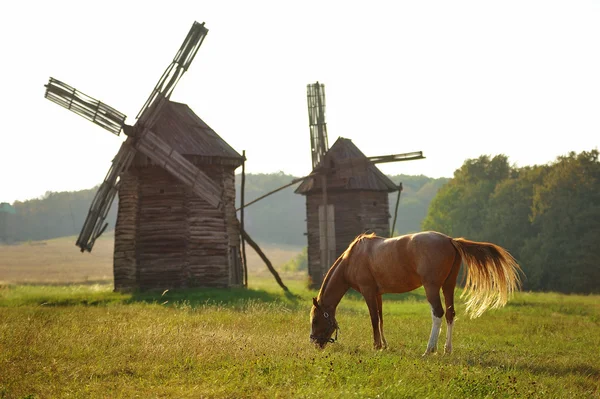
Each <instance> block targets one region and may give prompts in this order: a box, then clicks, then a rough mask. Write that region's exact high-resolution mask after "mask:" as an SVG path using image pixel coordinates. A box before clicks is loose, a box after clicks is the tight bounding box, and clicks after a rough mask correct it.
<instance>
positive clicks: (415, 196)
mask: <svg viewBox="0 0 600 399" xmlns="http://www.w3.org/2000/svg"><path fill="white" fill-rule="evenodd" d="M389 177H390V178H391V179H392V180H393V181H394V182H395V183H400V182H402V183H403V187H404V190H403V191H402V194H401V199H400V206H399V209H398V221H397V222H396V229H395V231H396V233H398V234H403V233H408V232H414V231H418V230H419V229H420V226H421V222H422V220H423V218H424V217H425V215H426V213H427V208H428V206H429V203H430V202H431V200H432V199H433V197H434V196H435V194H436V192H437V190H438V189H439V188H440V187H442V186H443V185H444V184H445V183H446V182H447V181H448V179H447V178H442V179H432V178H429V177H426V176H408V175H396V176H389ZM295 178H296V177H295V176H292V175H288V174H285V173H282V172H279V173H268V174H247V175H246V182H245V183H246V184H245V202H246V203H248V202H250V201H252V200H254V199H256V198H258V197H260V196H262V195H264V194H265V193H268V192H270V191H272V190H275V189H277V188H279V187H281V186H283V185H286V184H288V183H290V182H292V180H294V179H295ZM296 187H297V186H291V187H288V188H285V189H283V190H281V191H279V192H277V193H275V194H273V195H271V196H268V197H266V198H264V199H263V200H260V201H259V202H256V203H255V204H253V205H250V206H248V207H247V208H246V210H245V212H244V213H245V214H244V219H245V229H246V231H248V233H249V234H250V235H251V236H252V237H253V239H255V240H257V241H258V242H261V243H271V244H286V245H296V246H305V245H306V236H305V235H304V232H305V231H306V222H305V218H306V215H305V212H306V208H305V207H306V205H305V199H304V197H303V196H302V195H299V194H295V193H294V189H295V188H296ZM97 189H98V187H94V188H91V189H87V190H81V191H73V192H47V193H45V194H44V195H43V196H41V197H40V198H36V199H32V200H27V201H16V202H14V203H13V204H12V206H13V207H14V209H15V211H16V215H15V221H14V223H11V226H13V227H12V231H11V232H10V236H9V237H8V238H9V239H10V240H11V241H29V240H47V239H51V238H56V237H64V236H73V235H78V234H79V231H80V229H81V227H82V226H83V223H84V221H85V218H86V216H87V212H88V209H89V206H90V203H91V202H92V199H93V198H94V195H95V193H96V191H97ZM240 189H241V176H240V175H239V174H238V175H236V193H237V199H236V206H237V207H239V205H240V204H241V198H240V197H241V190H240ZM396 198H397V193H392V194H390V199H389V202H390V214H391V215H393V214H394V209H393V207H395V204H396ZM117 209H118V198H115V201H114V203H113V204H112V207H111V208H110V211H109V213H108V216H107V218H106V222H107V223H108V228H107V230H106V231H111V230H113V229H114V226H115V222H116V216H117ZM390 222H391V221H390ZM2 238H3V237H0V241H2Z"/></svg>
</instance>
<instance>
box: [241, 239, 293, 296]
mask: <svg viewBox="0 0 600 399" xmlns="http://www.w3.org/2000/svg"><path fill="white" fill-rule="evenodd" d="M242 237H244V239H245V240H246V241H248V245H250V246H251V247H252V248H254V250H255V251H256V253H257V254H258V256H260V258H261V259H262V260H263V262H265V264H266V265H267V268H268V269H269V271H270V272H271V274H273V277H275V281H277V284H279V286H280V287H281V288H283V290H284V291H287V292H289V291H290V290H289V289H288V287H286V286H285V284H283V281H281V277H279V273H277V270H275V268H274V267H273V264H272V263H271V261H270V260H269V259H268V258H267V256H266V255H265V254H264V252H263V251H262V250H261V249H260V247H259V246H258V244H257V243H255V242H254V240H253V239H252V238H250V236H249V235H248V233H246V231H245V230H242Z"/></svg>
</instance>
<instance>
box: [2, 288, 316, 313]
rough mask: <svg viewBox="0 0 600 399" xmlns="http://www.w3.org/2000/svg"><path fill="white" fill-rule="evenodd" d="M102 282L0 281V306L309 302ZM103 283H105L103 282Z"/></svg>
mask: <svg viewBox="0 0 600 399" xmlns="http://www.w3.org/2000/svg"><path fill="white" fill-rule="evenodd" d="M96 285H99V284H92V283H90V284H78V283H73V284H64V283H63V284H60V285H58V284H56V285H54V284H18V285H13V284H6V285H4V284H3V285H0V307H7V306H8V307H14V306H32V305H33V306H44V307H70V306H106V305H119V304H125V305H126V304H135V303H148V304H154V303H157V304H161V305H166V306H173V305H175V306H176V305H178V304H182V303H185V305H186V306H191V307H198V306H224V307H231V308H242V307H245V306H246V305H248V304H249V303H265V304H269V303H270V304H275V303H277V304H281V305H285V306H286V307H291V308H296V307H303V306H308V305H307V303H309V302H308V301H307V300H306V299H302V298H301V297H300V296H298V295H295V294H293V293H290V292H283V291H281V292H272V291H267V290H262V289H250V288H189V289H170V290H165V291H156V290H153V291H134V292H128V293H125V292H115V291H113V290H112V289H111V290H107V289H96V288H95V287H94V286H96ZM100 285H102V284H100Z"/></svg>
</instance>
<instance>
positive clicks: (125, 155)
mask: <svg viewBox="0 0 600 399" xmlns="http://www.w3.org/2000/svg"><path fill="white" fill-rule="evenodd" d="M131 140H132V139H131V138H128V139H127V140H125V142H123V144H121V148H120V149H119V152H118V153H117V155H116V156H115V158H114V159H113V161H112V165H111V167H110V169H109V170H108V173H107V174H106V177H105V178H104V181H103V182H102V184H101V185H100V188H99V189H98V191H97V192H96V195H95V196H94V199H93V200H92V204H91V205H90V210H89V211H88V215H87V217H86V219H85V222H84V224H83V227H82V228H81V232H80V233H79V237H78V238H77V242H76V245H77V246H78V247H79V248H81V252H83V251H88V252H91V250H92V247H93V246H94V242H95V241H96V239H97V238H98V237H99V236H100V235H101V234H102V233H103V232H104V230H105V229H106V226H107V223H105V222H104V221H105V220H106V215H108V211H109V210H110V206H111V205H112V202H113V201H114V199H115V195H116V194H117V189H118V187H119V183H118V179H119V176H120V175H121V173H123V172H124V171H125V170H127V168H129V165H131V162H132V161H133V157H134V156H135V150H134V149H133V147H132V145H131Z"/></svg>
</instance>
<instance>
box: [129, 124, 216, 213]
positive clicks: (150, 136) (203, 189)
mask: <svg viewBox="0 0 600 399" xmlns="http://www.w3.org/2000/svg"><path fill="white" fill-rule="evenodd" d="M134 146H135V148H136V150H138V151H140V152H141V153H143V154H144V155H146V156H147V157H148V158H150V159H151V160H152V161H153V162H154V163H156V164H157V165H159V166H161V167H162V168H164V169H165V170H166V171H167V172H169V173H170V174H171V175H172V176H173V177H175V178H176V179H178V180H179V181H181V182H182V183H184V184H186V185H187V186H189V187H190V188H191V189H192V191H193V192H194V193H196V195H198V196H199V197H200V198H203V199H204V200H205V201H206V202H208V203H209V204H211V205H212V206H214V207H215V208H218V207H219V205H220V203H221V195H222V191H221V189H220V188H219V187H218V186H217V185H216V184H215V183H214V182H213V180H212V179H211V178H210V177H209V176H208V175H206V173H204V172H203V171H201V170H200V169H198V168H197V167H196V166H195V165H194V164H192V163H191V162H190V161H188V160H187V159H185V158H184V157H183V155H181V154H180V153H179V152H177V151H175V150H174V149H173V148H172V147H171V146H169V144H167V143H166V142H165V141H164V140H162V139H161V138H160V137H159V136H158V135H156V134H154V133H153V132H152V131H151V130H150V129H144V131H143V132H142V133H141V134H139V135H137V136H136V139H135V144H134Z"/></svg>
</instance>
